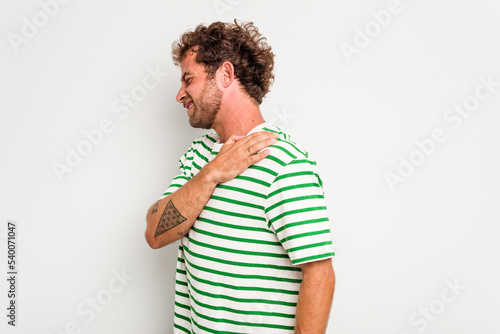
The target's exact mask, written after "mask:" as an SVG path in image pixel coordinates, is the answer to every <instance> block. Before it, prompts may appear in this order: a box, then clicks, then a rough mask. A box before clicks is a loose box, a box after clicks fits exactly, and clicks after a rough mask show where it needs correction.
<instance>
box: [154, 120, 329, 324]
mask: <svg viewBox="0 0 500 334" xmlns="http://www.w3.org/2000/svg"><path fill="white" fill-rule="evenodd" d="M262 130H265V131H273V132H277V133H278V134H279V137H278V141H277V143H276V144H274V145H272V146H269V149H270V151H271V153H270V154H269V155H268V156H267V157H266V158H265V159H263V160H262V161H260V162H258V163H256V164H254V165H252V166H250V167H249V168H248V169H247V170H245V171H244V172H243V173H241V174H240V175H239V176H237V177H236V178H235V179H233V180H231V181H228V182H225V183H220V184H219V185H217V187H216V188H215V190H214V192H213V194H212V196H211V198H210V200H209V201H208V202H207V204H206V206H205V208H204V209H203V211H202V212H201V213H200V215H199V217H198V219H197V220H196V222H195V223H194V225H193V226H192V228H191V229H190V231H189V233H188V234H187V235H186V236H185V237H183V238H182V239H181V242H180V245H179V252H178V258H177V272H176V279H175V306H174V333H280V334H281V333H293V331H294V326H295V312H296V306H297V300H298V294H299V288H300V283H301V281H302V272H301V269H300V267H299V266H298V264H301V263H306V262H310V261H315V260H320V259H326V258H329V257H332V256H334V252H333V249H332V240H331V235H330V223H329V220H328V215H327V211H326V207H325V200H324V196H323V195H324V193H323V189H322V183H321V179H320V177H319V175H318V170H317V167H316V163H315V161H314V160H312V159H311V158H310V157H309V155H308V153H307V152H306V151H304V150H303V149H302V148H301V147H299V146H298V145H297V144H295V143H294V142H292V141H291V140H290V137H289V135H288V134H286V133H284V132H282V131H281V130H280V129H279V128H277V127H275V126H273V125H271V124H269V123H263V124H261V125H259V126H257V127H255V128H254V129H253V130H252V131H250V133H252V132H257V131H262ZM250 133H249V134H250ZM221 147H222V144H221V143H220V142H219V137H218V135H217V134H209V135H204V136H202V137H200V138H198V139H197V140H195V141H194V142H193V143H192V144H191V146H190V148H189V149H188V151H187V153H186V154H184V155H183V156H182V157H181V158H180V160H179V162H180V174H179V175H178V176H176V177H174V179H173V181H172V183H171V184H170V186H169V187H168V189H167V191H166V192H165V193H164V194H163V196H162V197H165V196H167V195H168V194H171V193H173V192H175V191H176V190H177V189H179V187H181V186H182V185H184V184H185V183H186V182H187V181H188V180H189V179H190V178H191V177H193V176H194V175H196V173H198V172H199V170H200V169H201V168H203V166H205V165H206V164H207V163H208V162H209V161H211V160H212V159H213V158H215V156H216V155H217V153H218V152H219V150H220V148H221Z"/></svg>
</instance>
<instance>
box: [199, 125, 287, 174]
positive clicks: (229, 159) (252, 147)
mask: <svg viewBox="0 0 500 334" xmlns="http://www.w3.org/2000/svg"><path fill="white" fill-rule="evenodd" d="M277 136H278V134H276V133H274V132H269V131H260V132H254V133H252V134H250V135H248V136H235V135H232V136H231V137H229V139H228V140H227V141H226V142H225V143H224V145H222V148H221V149H220V151H219V153H218V154H217V156H216V157H215V158H214V160H212V161H211V162H210V163H208V164H207V165H206V166H205V168H203V169H204V170H205V171H206V172H207V173H209V175H211V180H213V181H214V182H216V183H222V182H227V181H230V180H232V179H234V178H235V177H236V176H238V175H240V174H241V173H242V172H243V171H245V170H246V169H247V168H248V167H249V166H251V165H253V164H254V163H256V162H259V161H260V160H262V159H264V158H265V157H267V156H268V155H269V150H268V149H266V150H263V151H262V152H259V151H261V150H262V149H264V148H266V147H268V146H269V145H272V144H275V143H276V137H277Z"/></svg>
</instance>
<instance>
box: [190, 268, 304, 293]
mask: <svg viewBox="0 0 500 334" xmlns="http://www.w3.org/2000/svg"><path fill="white" fill-rule="evenodd" d="M187 272H188V273H189V277H191V278H192V279H194V280H195V281H197V282H199V283H203V284H208V285H212V286H217V287H221V288H226V289H231V290H237V291H259V292H269V293H281V294H285V295H298V294H299V292H298V291H295V290H285V289H274V288H263V287H259V286H239V285H238V286H236V285H231V284H226V283H219V282H214V281H210V280H206V279H203V278H199V277H197V276H194V275H193V273H191V271H190V270H189V269H188V270H187Z"/></svg>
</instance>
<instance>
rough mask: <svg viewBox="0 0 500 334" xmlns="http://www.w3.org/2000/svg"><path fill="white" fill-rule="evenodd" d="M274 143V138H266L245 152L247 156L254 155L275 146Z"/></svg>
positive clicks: (275, 140)
mask: <svg viewBox="0 0 500 334" xmlns="http://www.w3.org/2000/svg"><path fill="white" fill-rule="evenodd" d="M276 142H277V139H276V138H275V137H274V136H273V137H271V138H269V137H267V138H264V139H262V140H260V141H258V142H255V143H252V144H251V145H250V146H248V147H247V151H248V153H249V154H255V153H257V152H259V151H260V150H262V149H264V148H266V147H268V146H271V145H273V144H276Z"/></svg>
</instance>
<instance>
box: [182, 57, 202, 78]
mask: <svg viewBox="0 0 500 334" xmlns="http://www.w3.org/2000/svg"><path fill="white" fill-rule="evenodd" d="M204 73H205V68H204V66H203V65H202V64H200V63H198V62H196V52H194V51H193V50H189V51H188V52H187V53H186V55H185V56H184V58H183V59H182V61H181V80H183V79H184V78H185V77H186V76H188V75H191V74H204Z"/></svg>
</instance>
